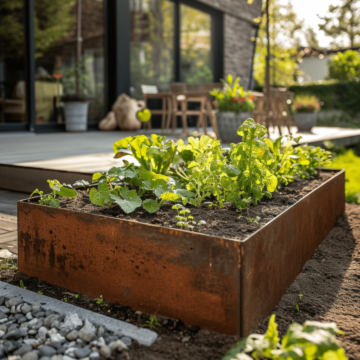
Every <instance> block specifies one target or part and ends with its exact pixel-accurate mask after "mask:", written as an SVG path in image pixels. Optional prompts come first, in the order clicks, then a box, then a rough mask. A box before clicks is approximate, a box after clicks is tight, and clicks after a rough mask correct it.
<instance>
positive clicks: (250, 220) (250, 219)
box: [248, 216, 260, 223]
mask: <svg viewBox="0 0 360 360" xmlns="http://www.w3.org/2000/svg"><path fill="white" fill-rule="evenodd" d="M259 220H260V218H259V217H258V216H257V217H256V218H248V221H249V222H251V223H252V222H258V221H259Z"/></svg>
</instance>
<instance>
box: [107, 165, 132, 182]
mask: <svg viewBox="0 0 360 360" xmlns="http://www.w3.org/2000/svg"><path fill="white" fill-rule="evenodd" d="M137 174H138V172H137V171H136V168H135V166H133V164H131V165H127V166H123V167H112V168H111V169H110V170H109V172H108V175H109V176H118V177H122V178H130V179H132V178H133V177H135V176H136V175H137Z"/></svg>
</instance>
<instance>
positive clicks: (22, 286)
mask: <svg viewBox="0 0 360 360" xmlns="http://www.w3.org/2000/svg"><path fill="white" fill-rule="evenodd" d="M20 287H21V288H22V289H26V287H25V286H24V282H23V281H22V280H20Z"/></svg>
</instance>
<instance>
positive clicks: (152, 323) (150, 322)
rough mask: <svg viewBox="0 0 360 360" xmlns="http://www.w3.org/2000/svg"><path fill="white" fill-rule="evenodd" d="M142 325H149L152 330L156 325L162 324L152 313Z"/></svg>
mask: <svg viewBox="0 0 360 360" xmlns="http://www.w3.org/2000/svg"><path fill="white" fill-rule="evenodd" d="M140 326H141V327H148V328H149V329H150V330H152V329H153V328H155V327H156V326H160V327H161V324H160V323H159V322H158V321H157V318H156V316H155V315H150V319H149V320H148V321H146V323H145V324H144V325H140Z"/></svg>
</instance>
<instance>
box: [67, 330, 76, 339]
mask: <svg viewBox="0 0 360 360" xmlns="http://www.w3.org/2000/svg"><path fill="white" fill-rule="evenodd" d="M78 337H79V332H78V331H77V330H73V331H70V332H69V333H68V334H67V335H66V338H67V339H68V340H69V341H73V340H76V339H77V338H78Z"/></svg>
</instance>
